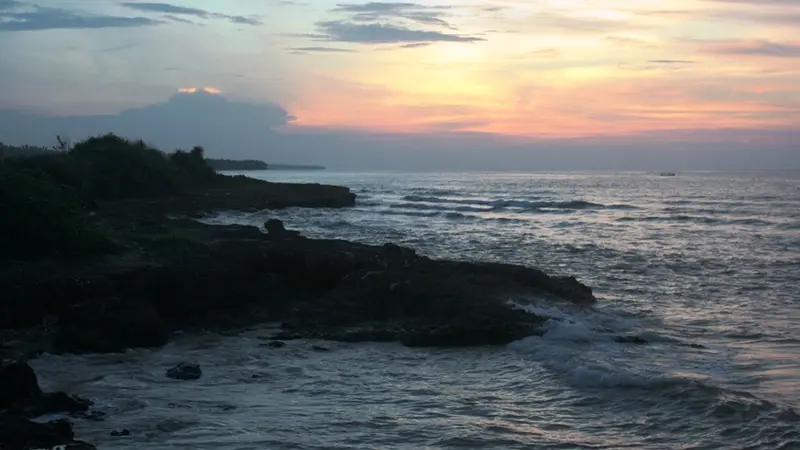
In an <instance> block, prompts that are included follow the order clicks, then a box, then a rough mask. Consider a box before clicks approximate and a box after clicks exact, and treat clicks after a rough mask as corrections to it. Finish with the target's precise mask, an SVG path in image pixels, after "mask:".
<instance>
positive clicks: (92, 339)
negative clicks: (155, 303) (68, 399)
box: [54, 297, 168, 353]
mask: <svg viewBox="0 0 800 450" xmlns="http://www.w3.org/2000/svg"><path fill="white" fill-rule="evenodd" d="M167 339H168V334H167V329H166V327H165V325H164V323H163V321H162V320H161V318H160V317H159V315H158V314H157V313H156V311H155V310H154V309H153V308H152V307H151V306H150V305H148V304H147V303H146V302H144V301H140V300H137V299H121V298H113V297H112V298H99V299H92V300H89V301H86V302H83V303H80V304H78V305H76V306H74V307H72V308H70V310H68V311H66V312H65V313H64V317H62V320H61V328H60V330H59V332H58V333H57V335H56V337H55V342H54V346H55V348H56V349H57V350H59V351H63V352H69V353H87V352H93V353H111V352H124V351H125V350H127V349H129V348H136V347H158V346H162V345H164V344H166V342H167Z"/></svg>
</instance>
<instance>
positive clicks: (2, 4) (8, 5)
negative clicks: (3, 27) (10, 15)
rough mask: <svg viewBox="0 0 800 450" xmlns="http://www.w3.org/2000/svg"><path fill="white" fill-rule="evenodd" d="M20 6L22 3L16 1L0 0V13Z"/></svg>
mask: <svg viewBox="0 0 800 450" xmlns="http://www.w3.org/2000/svg"><path fill="white" fill-rule="evenodd" d="M20 6H22V2H19V1H17V0H0V11H3V10H6V9H13V8H18V7H20Z"/></svg>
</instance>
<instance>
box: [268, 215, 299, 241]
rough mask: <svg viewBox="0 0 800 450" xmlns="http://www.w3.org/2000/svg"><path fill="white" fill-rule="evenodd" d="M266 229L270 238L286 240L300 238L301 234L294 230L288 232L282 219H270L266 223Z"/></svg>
mask: <svg viewBox="0 0 800 450" xmlns="http://www.w3.org/2000/svg"><path fill="white" fill-rule="evenodd" d="M264 229H265V230H267V233H268V234H269V236H270V237H277V238H286V237H293V236H299V235H300V232H298V231H294V230H287V229H286V227H284V225H283V222H282V221H281V220H280V219H269V220H267V221H266V222H264Z"/></svg>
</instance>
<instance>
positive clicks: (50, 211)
mask: <svg viewBox="0 0 800 450" xmlns="http://www.w3.org/2000/svg"><path fill="white" fill-rule="evenodd" d="M59 144H60V146H59V149H58V150H57V151H38V150H40V149H38V148H37V149H35V150H37V151H32V152H30V153H29V154H25V155H24V156H25V157H6V158H5V159H3V160H2V161H0V217H1V218H2V220H0V258H12V259H35V258H41V257H81V256H88V255H96V254H98V253H102V252H107V251H110V250H112V249H113V248H114V245H113V244H112V243H111V240H110V239H108V238H107V237H105V236H104V235H103V234H102V233H101V232H100V231H98V229H97V228H96V227H95V226H94V225H93V224H92V222H91V220H90V218H89V213H88V211H87V209H88V208H87V206H89V205H92V204H94V203H95V202H97V201H102V200H118V199H127V198H148V197H150V198H152V197H163V196H169V195H174V194H177V193H180V192H184V191H188V190H190V189H193V188H196V187H199V186H208V185H210V184H214V183H216V182H218V181H222V180H221V178H220V177H221V175H217V174H216V173H215V171H214V169H213V168H211V166H209V165H208V164H207V163H206V160H205V158H204V155H203V149H202V148H201V147H195V148H194V149H192V150H191V151H188V152H186V151H180V150H178V151H176V152H174V153H171V154H166V153H164V152H161V151H160V150H158V149H155V148H153V147H150V146H148V145H147V144H145V143H144V142H142V141H129V140H126V139H123V138H121V137H119V136H116V135H113V134H106V135H102V136H97V137H92V138H89V139H87V140H85V141H82V142H79V143H77V144H75V145H74V146H68V145H65V144H64V143H63V142H62V141H60V140H59ZM5 148H6V149H8V148H9V147H5ZM23 150H25V149H24V148H23Z"/></svg>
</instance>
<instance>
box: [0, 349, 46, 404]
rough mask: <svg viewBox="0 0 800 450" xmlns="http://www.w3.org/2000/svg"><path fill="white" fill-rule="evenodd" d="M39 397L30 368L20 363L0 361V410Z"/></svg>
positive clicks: (36, 380)
mask: <svg viewBox="0 0 800 450" xmlns="http://www.w3.org/2000/svg"><path fill="white" fill-rule="evenodd" d="M41 395H42V390H41V388H39V381H38V379H37V378H36V373H35V372H34V371H33V368H31V366H29V365H28V364H27V363H24V362H20V361H12V360H0V409H4V408H8V407H10V406H11V405H14V404H16V403H19V402H20V401H23V400H26V399H31V398H36V397H39V396H41Z"/></svg>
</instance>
